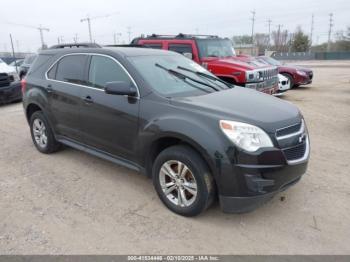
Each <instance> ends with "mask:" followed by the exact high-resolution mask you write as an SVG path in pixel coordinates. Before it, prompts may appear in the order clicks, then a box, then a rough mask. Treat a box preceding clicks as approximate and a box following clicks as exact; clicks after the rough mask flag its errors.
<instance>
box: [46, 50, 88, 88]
mask: <svg viewBox="0 0 350 262" xmlns="http://www.w3.org/2000/svg"><path fill="white" fill-rule="evenodd" d="M87 57H88V56H86V55H69V56H65V57H63V58H62V59H61V60H60V61H59V62H58V65H57V71H56V77H55V78H54V79H56V80H59V81H63V82H68V83H73V84H80V85H83V84H85V83H86V82H85V80H84V71H85V66H86V61H87ZM52 69H54V67H53V68H52ZM49 74H52V75H53V74H54V71H53V72H51V70H50V72H49Z"/></svg>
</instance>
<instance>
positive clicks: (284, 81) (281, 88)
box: [274, 74, 290, 96]
mask: <svg viewBox="0 0 350 262" xmlns="http://www.w3.org/2000/svg"><path fill="white" fill-rule="evenodd" d="M289 89H290V83H289V79H288V78H287V77H285V76H284V75H281V74H278V91H277V93H275V94H274V96H281V95H283V94H284V93H285V92H287V91H288V90H289Z"/></svg>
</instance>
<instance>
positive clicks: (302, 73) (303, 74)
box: [297, 70, 306, 76]
mask: <svg viewBox="0 0 350 262" xmlns="http://www.w3.org/2000/svg"><path fill="white" fill-rule="evenodd" d="M297 74H299V75H302V76H306V73H305V72H304V71H300V70H297Z"/></svg>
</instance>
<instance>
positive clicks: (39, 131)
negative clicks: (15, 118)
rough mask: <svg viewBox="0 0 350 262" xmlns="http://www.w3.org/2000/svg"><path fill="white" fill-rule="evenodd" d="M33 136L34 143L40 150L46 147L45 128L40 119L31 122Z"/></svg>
mask: <svg viewBox="0 0 350 262" xmlns="http://www.w3.org/2000/svg"><path fill="white" fill-rule="evenodd" d="M33 134H34V139H35V142H36V144H37V145H38V146H40V147H41V148H44V147H46V144H47V135H46V127H45V124H44V122H43V121H41V120H40V119H38V118H37V119H35V120H34V122H33Z"/></svg>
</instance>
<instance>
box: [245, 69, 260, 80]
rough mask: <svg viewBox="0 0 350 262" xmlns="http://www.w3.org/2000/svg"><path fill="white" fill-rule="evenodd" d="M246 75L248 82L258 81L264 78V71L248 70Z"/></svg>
mask: <svg viewBox="0 0 350 262" xmlns="http://www.w3.org/2000/svg"><path fill="white" fill-rule="evenodd" d="M245 76H246V77H245V78H246V81H247V82H258V81H263V80H264V78H263V75H262V72H260V71H257V70H250V71H246V75H245Z"/></svg>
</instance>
